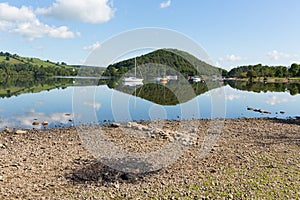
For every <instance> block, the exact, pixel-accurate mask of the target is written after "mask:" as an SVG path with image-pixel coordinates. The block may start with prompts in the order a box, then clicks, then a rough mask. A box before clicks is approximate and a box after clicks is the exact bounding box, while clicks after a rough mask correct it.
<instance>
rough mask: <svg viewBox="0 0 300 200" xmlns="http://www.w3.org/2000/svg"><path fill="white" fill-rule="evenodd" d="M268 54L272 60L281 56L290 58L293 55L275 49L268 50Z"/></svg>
mask: <svg viewBox="0 0 300 200" xmlns="http://www.w3.org/2000/svg"><path fill="white" fill-rule="evenodd" d="M267 56H268V57H269V58H270V59H271V60H279V59H281V58H290V57H291V55H289V54H287V53H283V52H279V51H277V50H273V51H270V52H268V53H267Z"/></svg>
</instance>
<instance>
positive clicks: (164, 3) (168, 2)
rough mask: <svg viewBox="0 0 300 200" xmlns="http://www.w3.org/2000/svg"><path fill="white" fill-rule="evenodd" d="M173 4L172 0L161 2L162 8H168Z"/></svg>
mask: <svg viewBox="0 0 300 200" xmlns="http://www.w3.org/2000/svg"><path fill="white" fill-rule="evenodd" d="M170 6H171V0H167V1H164V2H162V3H160V8H167V7H170Z"/></svg>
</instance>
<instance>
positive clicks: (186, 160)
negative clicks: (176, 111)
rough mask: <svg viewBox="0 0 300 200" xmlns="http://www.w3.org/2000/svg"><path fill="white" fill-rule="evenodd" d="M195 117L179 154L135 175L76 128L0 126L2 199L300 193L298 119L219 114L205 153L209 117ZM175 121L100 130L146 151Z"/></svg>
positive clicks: (168, 134) (168, 135)
mask: <svg viewBox="0 0 300 200" xmlns="http://www.w3.org/2000/svg"><path fill="white" fill-rule="evenodd" d="M194 122H195V123H196V124H198V125H197V126H196V128H195V127H193V135H192V136H191V137H190V138H188V139H186V140H184V141H183V142H185V143H183V144H184V145H186V146H187V147H188V148H187V149H186V151H184V154H183V155H181V156H180V157H179V158H178V159H177V160H176V161H175V162H172V163H171V164H170V165H168V166H165V167H163V168H162V169H160V170H156V171H152V172H144V173H137V174H135V173H125V172H122V171H119V170H116V169H114V168H111V167H108V166H105V165H103V164H101V163H100V162H99V161H97V160H96V159H95V158H94V156H93V155H92V154H91V153H90V152H89V151H87V150H86V148H85V147H86V146H85V145H84V142H83V141H82V140H81V139H80V137H79V135H78V132H77V130H76V128H74V127H72V128H60V129H45V130H34V129H33V130H27V131H26V133H25V132H19V133H13V132H11V133H8V132H4V131H3V132H1V133H0V199H299V198H300V120H298V119H297V120H293V119H290V120H277V119H235V120H225V122H224V127H223V130H222V132H221V133H220V135H218V137H217V138H216V139H215V143H214V144H213V148H212V149H210V150H209V152H207V154H206V155H205V157H199V149H201V147H202V146H203V141H204V140H205V136H206V134H207V129H208V127H209V120H194ZM179 123H180V121H165V122H164V123H163V124H164V126H163V127H162V129H161V132H159V131H157V133H155V131H154V130H151V129H149V130H147V131H148V132H145V131H144V130H143V129H147V128H145V127H148V124H147V123H146V122H144V123H142V124H137V123H135V126H137V128H136V129H140V136H139V137H136V134H137V133H138V132H136V133H135V132H133V133H132V134H129V135H128V134H125V136H124V132H122V130H120V127H119V126H121V125H118V124H115V125H113V126H106V127H102V129H103V130H105V132H106V134H107V136H108V137H109V138H110V140H111V141H112V142H114V143H115V145H116V146H120V147H122V148H123V149H124V150H126V151H128V152H140V151H143V152H148V151H154V150H156V149H159V148H160V147H162V146H164V145H166V144H167V143H170V142H174V140H175V141H176V137H177V136H176V135H178V134H179V133H178V132H176V130H175V129H176V127H177V125H178V124H179ZM132 126H133V125H132V124H130V128H132ZM138 126H141V127H140V128H139V127H138ZM173 129H174V130H173ZM128 130H129V129H128ZM143 134H144V135H143ZM137 135H138V134H137ZM177 139H178V138H177ZM144 140H145V141H147V142H145V141H144Z"/></svg>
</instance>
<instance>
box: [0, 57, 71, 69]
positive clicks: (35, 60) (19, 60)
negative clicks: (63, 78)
mask: <svg viewBox="0 0 300 200" xmlns="http://www.w3.org/2000/svg"><path fill="white" fill-rule="evenodd" d="M0 62H6V63H10V64H26V63H29V64H32V65H34V66H43V67H45V68H47V67H58V66H61V67H62V66H63V67H66V68H73V67H72V66H68V65H61V63H58V64H57V63H54V62H51V61H48V62H47V61H43V60H41V59H39V58H26V57H21V56H14V57H9V61H7V60H6V56H0Z"/></svg>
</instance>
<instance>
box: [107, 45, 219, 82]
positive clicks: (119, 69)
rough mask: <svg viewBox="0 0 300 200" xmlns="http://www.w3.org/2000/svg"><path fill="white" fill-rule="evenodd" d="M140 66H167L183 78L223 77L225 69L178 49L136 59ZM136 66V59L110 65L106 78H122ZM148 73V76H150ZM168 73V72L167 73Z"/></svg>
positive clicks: (162, 50) (157, 51) (164, 50)
mask: <svg viewBox="0 0 300 200" xmlns="http://www.w3.org/2000/svg"><path fill="white" fill-rule="evenodd" d="M136 60H137V63H138V65H139V66H140V65H143V64H148V63H156V64H161V65H167V66H169V67H170V68H172V69H175V70H176V71H177V72H179V73H180V74H181V75H183V76H185V77H186V76H195V75H201V76H212V75H221V74H222V71H223V69H221V68H217V67H214V66H212V65H210V64H207V63H205V62H203V61H201V60H199V59H197V58H196V57H194V56H193V55H191V54H189V53H187V52H184V51H180V50H176V49H159V50H156V51H153V52H151V53H148V54H145V55H142V56H139V57H137V58H136ZM134 66H135V60H134V58H131V59H128V60H124V61H121V62H118V63H115V64H112V65H109V66H108V68H107V70H106V71H105V72H104V74H103V75H104V76H110V77H121V76H122V75H124V74H125V73H127V72H128V71H129V70H131V69H133V68H134ZM149 73H151V72H148V73H147V75H149ZM166 73H168V72H166Z"/></svg>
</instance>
